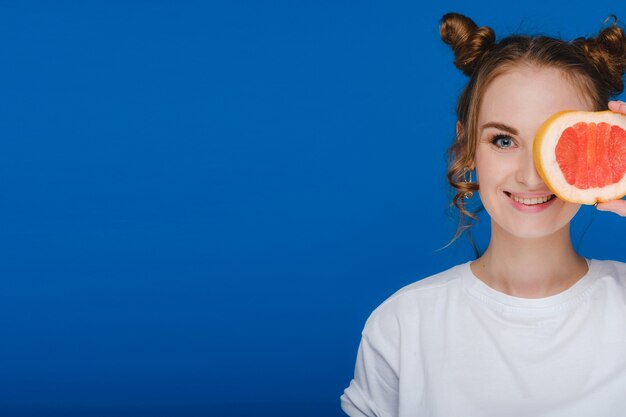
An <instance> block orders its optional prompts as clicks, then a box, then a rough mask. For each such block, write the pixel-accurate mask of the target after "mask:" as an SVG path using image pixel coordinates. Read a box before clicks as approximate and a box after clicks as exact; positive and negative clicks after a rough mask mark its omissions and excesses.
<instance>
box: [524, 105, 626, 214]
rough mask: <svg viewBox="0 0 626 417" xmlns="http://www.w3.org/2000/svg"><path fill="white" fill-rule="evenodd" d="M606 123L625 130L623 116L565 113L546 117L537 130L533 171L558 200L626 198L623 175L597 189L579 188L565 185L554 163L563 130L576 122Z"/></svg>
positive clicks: (613, 113) (558, 168)
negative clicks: (617, 179) (534, 170)
mask: <svg viewBox="0 0 626 417" xmlns="http://www.w3.org/2000/svg"><path fill="white" fill-rule="evenodd" d="M579 122H584V123H608V124H609V125H616V126H619V127H621V128H622V129H624V130H626V116H625V115H623V114H620V113H615V112H612V111H609V110H607V111H599V112H584V111H574V110H566V111H561V112H558V113H555V114H554V115H552V116H551V117H549V118H548V119H547V120H546V121H545V122H544V123H543V124H542V125H541V127H540V128H539V130H538V131H537V135H536V136H535V141H534V142H533V158H534V161H535V167H536V168H537V172H538V173H539V175H540V176H541V178H542V179H543V181H544V182H545V184H546V185H547V186H548V188H550V190H551V191H552V192H553V193H554V194H555V195H556V196H557V197H558V198H560V199H561V200H565V201H569V202H571V203H578V204H595V203H597V202H605V201H610V200H617V199H620V198H622V197H624V196H625V195H626V175H624V176H623V177H622V179H621V180H619V181H618V182H615V183H613V184H609V185H606V186H603V187H599V188H587V189H580V188H578V187H575V186H573V185H571V184H569V183H568V182H567V180H566V179H565V176H564V175H563V172H562V171H561V168H560V167H559V165H558V163H557V160H556V153H555V149H556V145H557V142H558V141H559V139H560V138H561V135H562V134H563V131H564V130H565V129H567V128H568V127H570V126H573V125H575V124H576V123H579Z"/></svg>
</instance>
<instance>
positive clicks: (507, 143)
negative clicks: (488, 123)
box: [491, 135, 513, 149]
mask: <svg viewBox="0 0 626 417" xmlns="http://www.w3.org/2000/svg"><path fill="white" fill-rule="evenodd" d="M491 143H493V144H494V145H496V146H497V147H498V148H501V149H506V148H511V147H512V146H513V139H512V138H511V137H510V136H507V135H495V136H494V137H493V138H492V139H491Z"/></svg>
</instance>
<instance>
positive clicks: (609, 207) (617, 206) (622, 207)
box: [596, 200, 626, 217]
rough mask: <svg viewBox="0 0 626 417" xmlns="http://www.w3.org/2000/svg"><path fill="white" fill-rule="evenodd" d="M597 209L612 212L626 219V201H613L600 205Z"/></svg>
mask: <svg viewBox="0 0 626 417" xmlns="http://www.w3.org/2000/svg"><path fill="white" fill-rule="evenodd" d="M596 208H597V209H598V210H600V211H611V212H613V213H615V214H618V215H620V216H624V217H626V200H613V201H607V202H605V203H598V205H597V206H596Z"/></svg>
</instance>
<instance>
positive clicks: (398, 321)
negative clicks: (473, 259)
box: [363, 262, 470, 337]
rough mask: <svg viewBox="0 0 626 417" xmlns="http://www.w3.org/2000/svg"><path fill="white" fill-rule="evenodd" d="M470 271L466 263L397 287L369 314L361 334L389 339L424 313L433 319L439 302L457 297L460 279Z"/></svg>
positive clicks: (440, 304)
mask: <svg viewBox="0 0 626 417" xmlns="http://www.w3.org/2000/svg"><path fill="white" fill-rule="evenodd" d="M469 271H470V270H469V262H467V263H464V264H460V265H456V266H454V267H452V268H449V269H447V270H445V271H442V272H439V273H437V274H434V275H431V276H428V277H426V278H422V279H420V280H418V281H416V282H413V283H412V284H409V285H407V286H405V287H402V288H400V289H399V290H398V291H396V292H395V293H394V294H393V295H391V296H390V297H389V298H387V299H386V300H385V301H383V302H382V303H381V304H380V305H379V306H378V307H377V308H376V309H375V310H374V311H373V312H372V313H371V314H370V316H369V318H368V319H367V322H366V324H365V328H364V331H363V333H364V335H367V334H369V333H375V334H382V335H383V336H387V337H391V336H393V333H397V332H399V331H400V330H401V328H402V327H404V326H406V325H410V326H412V327H415V325H416V324H418V322H419V321H421V319H422V318H423V316H424V315H425V314H426V315H430V316H431V318H432V315H433V314H435V313H434V312H435V311H436V310H438V308H439V306H442V304H445V303H442V300H444V299H445V300H448V301H450V299H451V298H454V297H455V296H458V295H459V293H460V291H461V286H462V278H463V277H464V276H466V274H467V273H468V272H469Z"/></svg>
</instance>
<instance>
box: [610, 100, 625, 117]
mask: <svg viewBox="0 0 626 417" xmlns="http://www.w3.org/2000/svg"><path fill="white" fill-rule="evenodd" d="M609 110H611V111H614V112H616V113H622V114H626V103H624V102H623V101H617V100H613V101H609Z"/></svg>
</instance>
